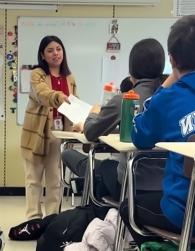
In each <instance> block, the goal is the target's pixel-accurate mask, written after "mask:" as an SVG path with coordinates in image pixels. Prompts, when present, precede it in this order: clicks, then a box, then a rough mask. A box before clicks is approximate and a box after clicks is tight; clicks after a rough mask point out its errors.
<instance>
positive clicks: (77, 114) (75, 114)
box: [58, 94, 92, 124]
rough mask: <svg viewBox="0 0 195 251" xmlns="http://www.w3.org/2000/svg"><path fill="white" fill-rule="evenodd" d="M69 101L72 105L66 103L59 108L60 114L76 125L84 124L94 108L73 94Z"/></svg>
mask: <svg viewBox="0 0 195 251" xmlns="http://www.w3.org/2000/svg"><path fill="white" fill-rule="evenodd" d="M68 99H69V101H70V104H68V103H66V102H64V103H63V104H61V106H59V108H58V112H59V113H61V114H63V115H64V116H66V117H67V118H68V119H69V120H70V121H71V122H73V123H74V124H76V123H79V122H82V123H84V122H85V119H86V118H87V116H88V115H89V112H90V110H91V108H92V106H91V105H89V104H88V103H86V102H84V101H82V100H80V99H78V98H77V97H75V96H74V95H72V94H70V96H69V97H68Z"/></svg>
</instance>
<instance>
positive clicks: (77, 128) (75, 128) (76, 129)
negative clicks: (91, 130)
mask: <svg viewBox="0 0 195 251" xmlns="http://www.w3.org/2000/svg"><path fill="white" fill-rule="evenodd" d="M83 127H84V124H83V123H82V122H79V123H76V124H73V126H72V130H73V131H74V132H81V133H82V132H83Z"/></svg>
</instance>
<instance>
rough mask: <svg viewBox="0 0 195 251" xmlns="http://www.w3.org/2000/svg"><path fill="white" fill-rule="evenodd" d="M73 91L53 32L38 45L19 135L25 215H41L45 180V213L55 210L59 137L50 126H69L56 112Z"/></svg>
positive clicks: (58, 193) (59, 191) (57, 204)
mask: <svg viewBox="0 0 195 251" xmlns="http://www.w3.org/2000/svg"><path fill="white" fill-rule="evenodd" d="M69 94H74V95H76V85H75V80H74V77H73V76H72V74H71V72H70V70H69V67H68V64H67V59H66V52H65V48H64V45H63V43H62V41H61V40H60V39H59V38H58V37H56V36H46V37H44V38H43V39H42V40H41V42H40V45H39V50H38V66H36V67H35V68H34V70H33V71H32V75H31V83H30V93H29V101H28V105H27V108H26V112H25V118H24V125H23V129H22V137H21V150H22V157H23V159H24V164H25V188H26V206H27V208H26V217H27V219H35V218H42V217H43V212H42V209H41V199H42V192H43V181H44V180H45V187H46V196H45V215H49V214H53V213H58V212H59V207H60V202H61V196H62V188H61V184H60V168H59V164H60V140H59V139H56V138H54V137H53V136H52V133H51V130H55V129H57V130H68V129H70V122H69V121H68V120H67V119H66V118H65V117H63V116H61V115H60V114H58V112H57V108H58V107H59V106H60V105H61V104H62V103H63V102H68V96H69Z"/></svg>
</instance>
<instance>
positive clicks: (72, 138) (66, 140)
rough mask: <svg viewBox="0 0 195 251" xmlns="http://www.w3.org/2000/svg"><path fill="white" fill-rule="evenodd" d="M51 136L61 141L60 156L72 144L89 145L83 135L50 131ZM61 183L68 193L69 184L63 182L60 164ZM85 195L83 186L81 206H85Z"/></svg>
mask: <svg viewBox="0 0 195 251" xmlns="http://www.w3.org/2000/svg"><path fill="white" fill-rule="evenodd" d="M52 134H53V135H54V137H56V138H57V139H61V140H62V143H61V146H60V150H61V154H62V152H63V150H64V149H65V148H68V147H69V146H70V145H72V144H75V143H76V144H78V143H81V144H89V143H90V142H89V141H88V140H87V139H86V137H85V135H84V134H83V133H78V132H70V131H52ZM61 182H62V184H63V187H65V186H66V187H67V189H68V192H69V188H70V184H67V182H66V181H65V172H64V167H63V163H61ZM68 192H67V194H68ZM87 195H88V190H87V187H86V186H84V191H83V196H82V200H81V204H82V205H84V204H85V201H86V198H87ZM72 204H73V203H72Z"/></svg>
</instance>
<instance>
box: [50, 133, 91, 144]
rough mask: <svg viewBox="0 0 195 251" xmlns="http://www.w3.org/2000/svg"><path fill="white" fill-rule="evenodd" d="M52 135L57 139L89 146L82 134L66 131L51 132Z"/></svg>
mask: <svg viewBox="0 0 195 251" xmlns="http://www.w3.org/2000/svg"><path fill="white" fill-rule="evenodd" d="M52 134H53V135H54V137H56V138H57V139H65V140H66V139H67V140H68V139H76V140H78V141H80V142H81V143H83V144H89V143H90V142H89V141H88V140H87V139H86V137H85V135H84V134H83V133H79V132H68V131H52Z"/></svg>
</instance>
